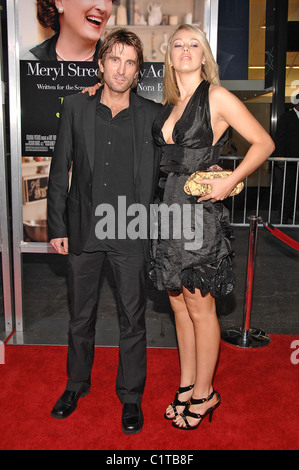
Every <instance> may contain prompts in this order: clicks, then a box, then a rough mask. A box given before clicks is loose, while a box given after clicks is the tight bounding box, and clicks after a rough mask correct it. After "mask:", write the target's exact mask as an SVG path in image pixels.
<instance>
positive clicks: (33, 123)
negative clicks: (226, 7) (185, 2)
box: [19, 0, 164, 242]
mask: <svg viewBox="0 0 299 470" xmlns="http://www.w3.org/2000/svg"><path fill="white" fill-rule="evenodd" d="M35 8H36V6H35V2H34V1H33V0H22V2H19V14H20V17H22V18H24V20H25V21H24V22H22V23H20V31H19V38H20V99H21V142H22V189H23V191H22V192H23V228H24V241H25V242H48V235H47V189H48V178H49V169H50V165H51V157H52V155H53V151H54V147H55V141H56V134H57V130H58V126H59V119H60V109H61V105H62V102H63V99H64V97H65V96H67V95H70V94H74V93H80V92H81V91H82V90H83V89H84V88H86V87H89V86H92V85H94V84H95V83H97V82H98V64H97V61H93V62H74V61H72V62H68V61H58V60H38V59H36V58H35V57H33V59H32V57H31V52H30V51H31V48H32V46H34V45H40V44H42V42H43V41H44V40H46V39H47V38H49V37H51V36H52V34H53V32H52V31H50V32H49V31H47V30H44V28H41V27H40V25H39V24H38V22H37V20H36V11H35ZM30 15H31V18H30ZM30 22H31V23H30ZM29 24H32V27H29ZM22 28H23V30H22ZM24 28H25V29H24ZM25 35H26V37H25ZM28 35H29V36H28ZM163 76H164V64H163V63H161V62H146V63H145V66H144V70H142V71H141V73H140V80H139V83H138V86H137V88H136V89H135V92H136V93H138V94H140V95H141V96H143V97H145V98H149V99H153V100H155V101H157V102H160V101H161V100H162V98H163Z"/></svg>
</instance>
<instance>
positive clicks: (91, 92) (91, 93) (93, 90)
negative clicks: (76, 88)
mask: <svg viewBox="0 0 299 470" xmlns="http://www.w3.org/2000/svg"><path fill="white" fill-rule="evenodd" d="M100 86H101V83H96V84H95V85H93V86H90V87H87V88H84V90H82V91H81V93H88V94H89V96H94V95H95V94H96V92H97V90H98V89H99V88H100Z"/></svg>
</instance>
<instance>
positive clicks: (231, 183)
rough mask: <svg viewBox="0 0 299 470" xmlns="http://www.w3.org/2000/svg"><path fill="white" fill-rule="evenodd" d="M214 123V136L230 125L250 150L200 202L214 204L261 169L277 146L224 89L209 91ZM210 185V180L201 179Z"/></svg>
mask: <svg viewBox="0 0 299 470" xmlns="http://www.w3.org/2000/svg"><path fill="white" fill-rule="evenodd" d="M210 110H211V122H212V127H213V131H214V135H218V134H219V130H220V131H221V133H223V130H225V128H227V127H228V126H231V127H233V128H234V129H235V130H236V131H237V132H238V133H239V134H240V135H241V136H242V137H243V138H244V139H246V140H247V141H248V142H249V143H250V144H251V147H250V149H249V150H248V152H247V154H246V155H245V158H244V159H243V160H242V162H241V163H240V165H238V167H237V168H236V169H235V170H234V171H233V173H232V174H231V175H230V176H229V177H227V178H224V179H217V180H212V181H211V180H209V182H208V184H210V185H211V187H212V191H211V193H210V194H208V195H207V196H203V197H201V198H199V199H198V202H200V201H204V200H207V199H211V200H212V201H213V202H214V201H218V200H223V199H225V198H226V197H228V196H229V194H230V193H231V191H232V189H233V188H234V187H235V186H236V184H237V183H239V182H240V181H243V180H244V179H245V178H246V177H247V176H248V175H250V174H251V173H253V172H254V171H255V170H256V169H257V168H259V167H260V166H261V165H262V164H263V163H264V161H265V160H267V158H268V157H269V156H270V155H271V154H272V153H273V151H274V148H275V147H274V143H273V140H272V139H271V137H270V136H269V134H268V133H267V132H266V131H265V129H264V128H263V127H262V126H261V125H260V124H259V122H258V121H257V120H256V119H255V118H254V117H253V116H252V114H251V113H250V112H249V111H248V110H247V108H246V106H245V105H244V104H243V103H242V102H241V101H240V100H239V99H238V98H237V97H235V96H234V95H233V94H232V93H230V92H229V91H227V90H226V89H225V88H223V87H219V86H215V87H211V90H210ZM202 183H204V184H207V181H205V180H202Z"/></svg>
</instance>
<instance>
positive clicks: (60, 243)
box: [50, 238, 69, 255]
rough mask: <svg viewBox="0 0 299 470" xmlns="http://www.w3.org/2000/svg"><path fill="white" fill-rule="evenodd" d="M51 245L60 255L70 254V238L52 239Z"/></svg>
mask: <svg viewBox="0 0 299 470" xmlns="http://www.w3.org/2000/svg"><path fill="white" fill-rule="evenodd" d="M50 245H52V246H53V248H54V250H55V251H57V253H58V254H59V255H68V254H69V239H68V238H52V240H50Z"/></svg>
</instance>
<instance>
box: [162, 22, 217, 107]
mask: <svg viewBox="0 0 299 470" xmlns="http://www.w3.org/2000/svg"><path fill="white" fill-rule="evenodd" d="M180 30H186V31H189V32H190V33H192V35H193V36H194V37H195V38H196V39H197V40H198V41H199V43H200V45H201V47H202V48H203V53H204V57H205V64H204V65H202V69H201V75H202V78H203V79H204V80H207V81H208V82H210V83H212V84H214V85H220V79H219V72H218V65H217V63H216V61H215V59H214V56H213V53H212V51H211V47H210V44H209V43H208V40H207V38H206V36H205V34H204V33H203V32H202V31H201V30H200V29H198V28H197V27H196V26H192V25H189V24H182V25H180V26H179V27H178V28H177V29H176V31H175V32H174V33H173V34H172V35H171V36H170V38H169V40H168V45H167V50H166V54H165V77H164V100H165V101H167V102H168V103H170V104H177V102H178V98H179V96H180V92H179V88H178V85H177V81H176V76H175V71H174V69H173V67H172V65H171V59H170V54H171V46H172V42H173V38H174V35H175V34H176V33H177V32H178V31H180Z"/></svg>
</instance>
